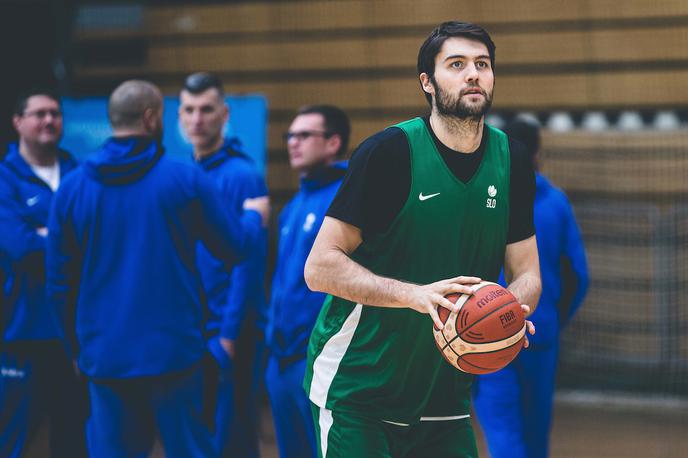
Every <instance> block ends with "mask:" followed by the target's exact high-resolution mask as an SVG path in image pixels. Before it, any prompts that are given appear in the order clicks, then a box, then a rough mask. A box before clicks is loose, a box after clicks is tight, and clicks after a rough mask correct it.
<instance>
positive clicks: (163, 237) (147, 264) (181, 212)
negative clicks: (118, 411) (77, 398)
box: [47, 137, 260, 378]
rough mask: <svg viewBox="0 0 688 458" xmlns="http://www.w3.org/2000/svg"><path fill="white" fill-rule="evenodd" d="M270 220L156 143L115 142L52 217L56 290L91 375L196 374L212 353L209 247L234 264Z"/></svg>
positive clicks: (71, 184)
mask: <svg viewBox="0 0 688 458" xmlns="http://www.w3.org/2000/svg"><path fill="white" fill-rule="evenodd" d="M259 226H260V215H258V213H256V212H254V211H247V212H244V214H243V216H242V217H241V218H240V217H239V215H238V214H237V213H235V212H233V211H232V209H231V208H227V207H226V206H225V205H223V204H222V202H221V201H220V200H219V198H218V196H217V192H216V191H215V187H214V186H213V183H212V182H211V181H210V180H209V179H208V178H207V177H206V176H205V175H204V174H203V173H202V172H201V171H200V170H198V168H197V167H194V166H191V165H188V164H181V163H178V162H175V161H172V160H169V159H167V158H165V157H164V156H163V151H162V148H161V147H160V146H159V145H158V144H157V142H155V141H153V140H152V139H150V138H138V137H128V138H112V139H110V140H108V141H107V142H106V143H105V145H104V146H103V148H102V149H101V150H100V151H98V152H97V153H95V154H94V155H92V156H91V158H89V159H88V160H87V161H86V162H85V163H84V165H83V166H82V167H81V168H80V169H78V170H77V171H75V172H74V173H72V174H71V176H69V177H68V179H67V180H65V182H64V183H63V184H62V186H61V187H60V189H59V190H58V192H57V194H56V196H55V199H54V200H53V206H52V209H51V214H50V222H49V226H48V229H49V235H48V248H47V285H48V286H47V288H48V294H49V297H50V299H51V300H52V301H53V303H54V304H55V306H56V307H57V308H58V310H61V311H62V314H63V319H64V320H65V322H66V324H65V332H66V334H67V338H68V344H69V346H70V347H71V348H72V349H73V351H74V353H76V354H78V361H79V367H80V368H81V370H82V371H83V372H84V373H85V374H86V375H88V376H91V377H97V378H127V377H138V376H147V375H157V374H163V373H167V372H172V371H177V370H181V369H185V368H188V367H190V366H192V365H193V364H195V363H196V362H197V361H199V360H200V359H201V357H202V356H203V354H204V352H205V348H206V344H205V336H204V332H203V331H204V320H205V318H206V317H205V314H206V312H207V310H206V308H205V306H204V305H205V304H204V302H205V300H204V296H203V287H202V284H201V277H200V274H199V272H198V269H197V267H196V246H197V243H198V242H199V241H202V242H203V244H204V245H205V246H206V247H207V248H208V249H209V250H210V252H212V253H213V255H214V256H216V257H217V258H220V259H223V260H224V261H225V262H226V263H227V265H229V266H231V265H232V264H233V263H236V262H239V261H241V260H242V259H243V258H245V257H246V256H247V255H248V254H249V253H250V251H251V250H252V249H254V247H255V246H256V244H257V243H258V240H257V237H256V236H255V234H256V233H259V232H260V231H259V229H258V227H259Z"/></svg>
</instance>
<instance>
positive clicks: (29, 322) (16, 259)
mask: <svg viewBox="0 0 688 458" xmlns="http://www.w3.org/2000/svg"><path fill="white" fill-rule="evenodd" d="M57 159H58V162H59V164H60V181H62V180H63V179H64V177H65V175H67V174H68V173H70V172H71V171H72V170H74V168H76V167H77V163H76V161H75V160H74V158H72V156H71V155H70V154H69V153H67V152H66V151H59V153H58V157H57ZM52 199H53V191H52V189H50V187H49V186H48V185H47V184H46V183H45V182H44V181H43V180H41V179H40V178H39V177H38V176H36V174H34V172H33V170H31V166H30V165H29V164H28V163H27V162H26V161H25V160H24V158H23V157H22V156H21V154H20V153H19V149H18V147H17V145H16V144H11V145H10V147H9V149H8V151H7V155H6V156H5V159H4V161H3V162H2V163H0V259H1V261H0V264H1V265H2V269H3V275H2V277H3V279H4V284H3V285H2V294H1V296H2V301H1V302H2V309H0V314H2V320H0V321H2V322H3V323H4V326H2V327H0V330H1V332H2V336H3V340H4V341H7V342H12V341H18V340H42V339H55V338H58V339H59V338H61V337H62V330H61V327H60V325H59V320H58V317H57V314H56V313H54V310H53V309H52V308H51V307H49V306H48V303H47V301H46V297H45V237H44V236H42V235H39V234H38V233H37V229H39V228H42V227H47V226H48V214H49V211H50V202H51V201H52Z"/></svg>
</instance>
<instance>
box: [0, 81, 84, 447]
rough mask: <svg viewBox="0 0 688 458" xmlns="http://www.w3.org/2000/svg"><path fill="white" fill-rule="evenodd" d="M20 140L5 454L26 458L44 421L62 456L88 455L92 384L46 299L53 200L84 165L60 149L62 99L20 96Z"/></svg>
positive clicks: (0, 391)
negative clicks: (79, 372) (80, 375)
mask: <svg viewBox="0 0 688 458" xmlns="http://www.w3.org/2000/svg"><path fill="white" fill-rule="evenodd" d="M12 121H13V125H14V128H15V129H16V131H17V133H18V134H19V141H18V143H16V144H12V145H10V148H9V151H8V152H7V156H6V157H5V160H4V161H3V162H2V163H1V164H0V259H1V260H2V261H0V262H1V265H2V271H3V275H2V276H3V277H4V278H5V279H6V280H5V282H3V284H2V286H1V288H0V296H2V297H1V299H2V300H1V301H0V302H1V303H2V307H1V308H0V322H2V326H0V332H1V333H2V339H1V340H2V349H0V456H1V457H8V456H9V457H18V456H21V455H22V454H23V453H24V452H25V450H26V446H27V444H28V443H29V441H30V440H31V439H32V437H33V435H34V433H35V432H36V430H37V428H38V427H39V426H40V425H41V422H42V420H43V418H44V417H46V416H47V417H48V419H49V420H50V436H51V437H50V449H51V455H52V456H54V457H58V456H59V457H79V456H86V437H85V432H84V427H85V421H86V415H87V411H86V403H85V400H86V399H85V396H86V394H85V389H86V388H85V385H83V386H82V384H81V383H79V382H78V380H77V376H76V373H75V371H74V368H73V366H72V362H71V361H70V359H69V357H68V356H67V354H66V353H65V351H64V346H63V345H62V328H61V326H60V324H59V320H58V318H57V315H56V314H55V312H54V310H53V309H52V308H51V307H50V305H49V304H48V303H47V301H46V300H45V268H44V265H45V239H46V236H47V234H48V231H47V229H46V227H47V225H48V213H49V210H50V203H51V201H52V199H53V194H54V193H55V191H56V190H57V188H58V187H59V186H60V184H61V182H62V180H63V179H64V178H65V177H67V176H68V175H69V174H70V173H71V172H72V170H74V168H76V166H77V163H76V161H75V160H74V158H73V157H72V156H71V155H70V154H69V153H68V152H66V151H63V150H61V149H59V148H58V146H57V145H58V142H59V141H60V138H61V137H62V110H61V107H60V103H59V100H58V97H57V95H56V94H53V93H52V92H50V91H48V90H45V89H38V90H33V91H29V92H27V93H25V94H23V95H20V96H19V98H18V100H17V106H16V109H15V114H14V117H13V120H12Z"/></svg>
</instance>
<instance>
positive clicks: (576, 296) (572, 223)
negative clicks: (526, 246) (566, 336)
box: [528, 173, 588, 345]
mask: <svg viewBox="0 0 688 458" xmlns="http://www.w3.org/2000/svg"><path fill="white" fill-rule="evenodd" d="M534 219H535V234H536V237H537V246H538V255H539V256H540V275H541V277H542V295H541V296H540V302H539V303H538V306H537V309H536V310H535V313H533V315H531V318H530V319H531V320H532V321H533V323H534V324H535V331H536V332H535V335H533V336H528V339H529V340H530V342H531V343H532V344H535V345H537V344H549V343H552V342H555V341H556V340H557V339H558V338H559V332H560V323H561V324H566V323H567V322H568V320H569V319H570V318H571V317H572V316H573V314H574V313H576V310H578V308H579V307H580V305H581V303H582V302H583V298H584V297H585V293H586V291H587V289H588V266H587V261H586V259H585V248H584V246H583V240H582V239H581V235H580V231H579V229H578V224H577V223H576V219H575V217H574V215H573V209H572V208H571V204H570V203H569V200H568V198H567V197H566V195H565V194H564V193H563V192H562V191H561V190H559V189H557V188H556V187H554V186H553V185H552V184H551V183H550V182H549V181H548V180H547V178H545V177H544V176H542V175H541V174H539V173H538V174H537V175H536V190H535V212H534ZM562 261H565V262H568V263H570V266H571V271H572V272H573V277H574V278H571V279H567V278H562V272H561V263H562ZM565 281H574V282H575V285H574V286H573V288H572V289H573V291H574V292H573V296H572V297H570V298H567V299H569V300H570V302H569V303H568V304H565V305H566V306H567V307H566V310H567V315H566V316H562V317H560V316H559V315H560V313H559V308H558V304H559V301H560V300H561V299H562V287H563V284H564V282H565Z"/></svg>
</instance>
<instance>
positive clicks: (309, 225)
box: [303, 213, 315, 232]
mask: <svg viewBox="0 0 688 458" xmlns="http://www.w3.org/2000/svg"><path fill="white" fill-rule="evenodd" d="M313 223H315V213H309V214H308V215H306V220H305V221H304V222H303V231H304V232H310V231H311V230H312V229H313Z"/></svg>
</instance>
